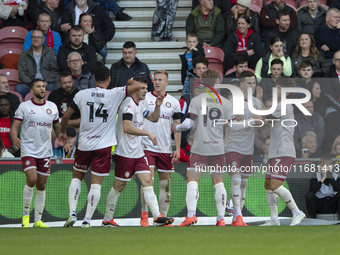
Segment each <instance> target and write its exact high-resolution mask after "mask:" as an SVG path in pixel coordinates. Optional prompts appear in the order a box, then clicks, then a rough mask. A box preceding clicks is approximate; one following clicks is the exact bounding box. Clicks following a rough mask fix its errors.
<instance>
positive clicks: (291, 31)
mask: <svg viewBox="0 0 340 255" xmlns="http://www.w3.org/2000/svg"><path fill="white" fill-rule="evenodd" d="M290 22H291V21H290V15H289V13H288V12H287V11H286V10H280V11H278V12H277V13H276V23H277V25H278V26H277V27H275V28H273V29H272V30H271V31H268V33H267V38H266V41H265V50H266V52H269V51H270V40H271V38H273V37H274V36H278V37H280V38H281V40H282V42H283V52H284V53H285V54H286V55H287V56H292V55H293V52H294V48H295V46H296V42H297V39H298V37H299V32H298V31H297V30H296V29H295V28H291V27H290Z"/></svg>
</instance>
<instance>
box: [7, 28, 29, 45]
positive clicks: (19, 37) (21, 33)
mask: <svg viewBox="0 0 340 255" xmlns="http://www.w3.org/2000/svg"><path fill="white" fill-rule="evenodd" d="M26 34H27V30H26V29H25V28H23V27H16V26H10V27H4V28H2V29H0V43H24V41H25V38H26Z"/></svg>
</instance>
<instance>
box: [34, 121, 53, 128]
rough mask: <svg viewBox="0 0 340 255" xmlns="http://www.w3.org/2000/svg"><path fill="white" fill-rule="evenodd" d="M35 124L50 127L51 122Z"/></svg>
mask: <svg viewBox="0 0 340 255" xmlns="http://www.w3.org/2000/svg"><path fill="white" fill-rule="evenodd" d="M37 126H38V127H39V126H40V127H51V126H52V123H47V122H37Z"/></svg>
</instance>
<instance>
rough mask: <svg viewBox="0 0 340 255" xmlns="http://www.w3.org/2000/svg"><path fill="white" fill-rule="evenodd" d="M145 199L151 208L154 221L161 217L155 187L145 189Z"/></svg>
mask: <svg viewBox="0 0 340 255" xmlns="http://www.w3.org/2000/svg"><path fill="white" fill-rule="evenodd" d="M143 192H144V198H145V201H146V203H147V204H148V206H149V207H150V210H151V213H152V217H153V218H154V219H156V218H158V217H159V216H160V212H159V207H158V202H157V197H156V195H155V192H154V191H153V186H147V187H143Z"/></svg>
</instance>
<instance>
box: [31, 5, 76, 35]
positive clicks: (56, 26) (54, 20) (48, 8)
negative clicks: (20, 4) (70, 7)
mask: <svg viewBox="0 0 340 255" xmlns="http://www.w3.org/2000/svg"><path fill="white" fill-rule="evenodd" d="M63 3H64V1H63V0H43V1H41V0H30V1H29V2H28V11H27V13H28V16H29V17H30V19H31V20H32V21H33V27H34V28H36V27H37V25H38V24H37V21H38V19H39V15H40V14H41V13H48V14H49V15H50V17H51V25H50V28H51V29H52V30H53V31H56V32H58V33H60V35H62V33H63V32H66V31H68V30H70V29H71V25H70V24H69V23H65V24H61V17H62V15H63V11H64V8H63Z"/></svg>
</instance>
